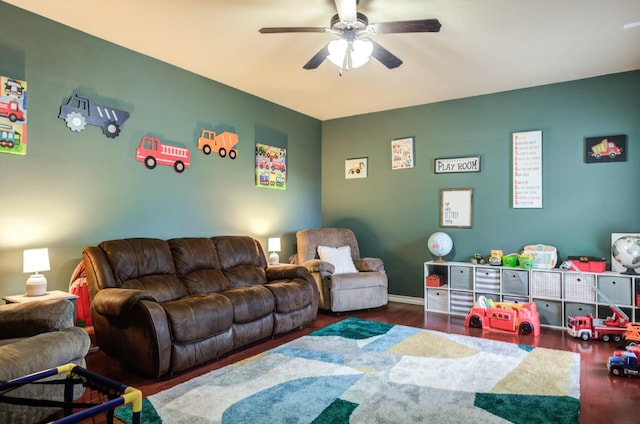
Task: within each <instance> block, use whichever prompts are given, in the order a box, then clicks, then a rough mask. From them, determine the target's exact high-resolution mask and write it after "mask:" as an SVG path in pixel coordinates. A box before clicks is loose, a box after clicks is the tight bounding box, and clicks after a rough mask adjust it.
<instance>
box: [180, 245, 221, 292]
mask: <svg viewBox="0 0 640 424" xmlns="http://www.w3.org/2000/svg"><path fill="white" fill-rule="evenodd" d="M168 243H169V247H170V249H171V253H172V254H173V261H174V263H175V268H176V273H177V274H178V276H179V277H180V279H181V280H182V282H183V283H184V285H185V287H186V288H187V291H188V292H189V293H190V294H199V293H216V292H220V291H223V290H227V289H229V288H231V284H230V283H229V280H228V279H227V277H225V275H224V273H223V272H222V270H221V269H220V268H221V267H220V261H219V260H218V253H217V251H216V247H215V245H214V244H213V240H211V239H210V238H205V237H200V238H186V237H185V238H176V239H171V240H169V241H168Z"/></svg>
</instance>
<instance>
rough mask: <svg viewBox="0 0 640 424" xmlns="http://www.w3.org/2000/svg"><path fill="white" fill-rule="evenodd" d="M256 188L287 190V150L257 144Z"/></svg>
mask: <svg viewBox="0 0 640 424" xmlns="http://www.w3.org/2000/svg"><path fill="white" fill-rule="evenodd" d="M255 177H256V187H261V188H270V189H274V190H286V189H287V149H284V148H282V147H276V146H270V145H268V144H262V143H256V167H255Z"/></svg>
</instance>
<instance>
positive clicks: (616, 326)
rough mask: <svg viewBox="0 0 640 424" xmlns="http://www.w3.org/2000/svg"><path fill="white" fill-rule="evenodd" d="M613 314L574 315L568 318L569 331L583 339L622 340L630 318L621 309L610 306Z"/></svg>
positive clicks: (572, 335) (570, 333)
mask: <svg viewBox="0 0 640 424" xmlns="http://www.w3.org/2000/svg"><path fill="white" fill-rule="evenodd" d="M609 307H610V308H611V311H613V315H612V316H610V317H608V318H607V319H598V318H594V317H593V316H592V315H586V316H585V315H573V316H570V317H569V318H568V319H567V332H568V333H569V335H570V336H571V337H576V338H580V339H582V340H589V339H601V340H602V341H604V342H608V341H609V340H613V341H614V342H619V341H620V340H622V337H623V336H624V334H625V332H626V329H627V323H628V322H629V318H628V317H627V316H626V315H624V316H621V315H620V313H619V312H618V311H619V309H618V308H617V307H615V306H611V305H610V306H609Z"/></svg>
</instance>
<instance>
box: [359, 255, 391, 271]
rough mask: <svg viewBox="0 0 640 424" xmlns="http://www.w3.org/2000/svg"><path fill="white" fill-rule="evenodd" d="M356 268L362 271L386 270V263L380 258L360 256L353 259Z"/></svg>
mask: <svg viewBox="0 0 640 424" xmlns="http://www.w3.org/2000/svg"><path fill="white" fill-rule="evenodd" d="M353 263H354V264H355V266H356V269H357V270H358V271H361V272H376V271H384V263H383V262H382V259H379V258H360V259H356V260H355V261H353Z"/></svg>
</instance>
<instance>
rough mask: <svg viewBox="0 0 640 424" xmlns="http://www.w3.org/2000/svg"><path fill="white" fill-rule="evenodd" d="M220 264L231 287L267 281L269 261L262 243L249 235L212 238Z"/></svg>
mask: <svg viewBox="0 0 640 424" xmlns="http://www.w3.org/2000/svg"><path fill="white" fill-rule="evenodd" d="M212 240H213V243H214V244H215V246H216V250H217V252H218V258H219V259H220V265H221V266H222V270H223V272H224V275H225V276H226V277H227V279H228V280H229V282H230V284H231V287H245V286H249V285H253V284H264V283H266V282H267V276H266V274H265V268H266V267H267V261H266V259H265V257H264V252H263V251H262V247H260V244H259V243H258V242H257V241H256V240H255V239H253V238H251V237H247V236H219V237H213V238H212Z"/></svg>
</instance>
